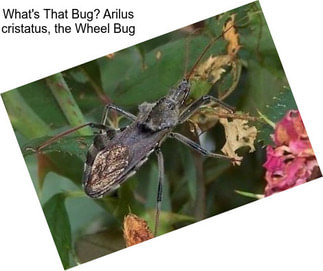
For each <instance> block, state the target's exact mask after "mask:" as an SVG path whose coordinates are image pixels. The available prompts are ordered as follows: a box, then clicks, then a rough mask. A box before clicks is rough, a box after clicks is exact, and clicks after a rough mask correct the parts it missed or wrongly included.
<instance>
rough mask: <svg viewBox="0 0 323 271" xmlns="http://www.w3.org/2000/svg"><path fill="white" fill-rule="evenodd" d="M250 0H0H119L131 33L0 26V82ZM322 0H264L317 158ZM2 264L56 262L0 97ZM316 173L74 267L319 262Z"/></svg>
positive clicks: (305, 265) (322, 236)
mask: <svg viewBox="0 0 323 271" xmlns="http://www.w3.org/2000/svg"><path fill="white" fill-rule="evenodd" d="M247 2H248V1H228V0H226V1H223V2H219V1H215V0H212V1H204V0H199V1H192V2H191V3H189V2H188V1H185V2H180V1H177V2H176V1H165V0H164V1H131V0H128V1H124V0H123V1H120V0H119V1H113V3H112V1H102V2H97V3H96V2H95V1H89V0H87V1H71V0H68V1H58V0H55V1H51V2H49V1H46V2H44V1H41V0H37V1H23V0H21V1H9V0H2V1H1V4H0V8H3V7H9V8H12V7H17V8H20V9H24V8H25V9H29V8H38V9H41V8H48V7H53V8H55V7H56V8H71V7H78V8H82V9H86V8H88V9H94V8H99V7H101V8H118V7H119V8H123V9H124V10H133V11H134V13H135V20H133V22H134V23H135V24H136V36H134V37H129V36H127V35H124V36H118V38H117V36H114V37H113V36H106V35H101V36H100V35H97V36H91V38H89V37H86V36H84V37H75V36H69V35H60V36H43V37H39V36H36V35H35V36H31V37H29V36H24V35H13V36H5V37H4V36H3V35H1V34H0V38H1V40H0V91H1V92H3V91H6V90H10V89H12V88H14V87H18V86H20V85H24V84H26V83H29V82H31V81H34V80H36V79H40V78H42V77H44V76H47V75H50V74H52V73H55V72H59V71H61V70H63V69H66V68H70V67H72V66H75V65H79V64H81V63H83V62H85V61H89V60H92V59H94V58H97V57H100V56H102V55H105V54H107V53H111V52H113V51H116V50H119V49H121V48H125V47H128V46H130V45H134V44H136V43H138V42H140V41H144V40H146V39H150V38H152V37H156V36H159V35H161V34H163V33H166V32H169V31H172V30H175V29H177V28H179V27H182V26H185V25H188V24H190V23H193V22H195V21H199V20H202V19H205V18H208V17H211V16H214V15H216V14H218V13H221V12H223V11H226V10H229V9H232V8H234V7H237V6H240V5H242V4H245V3H247ZM319 3H320V1H312V0H307V1H291V0H289V1H286V0H285V1H270V0H263V1H261V4H262V8H263V11H264V14H265V17H266V19H267V23H268V25H269V29H270V30H271V33H272V36H273V39H274V42H275V44H276V46H277V50H278V52H279V55H280V57H281V60H282V63H283V66H284V68H285V71H286V74H287V77H288V80H289V83H290V85H291V87H292V90H293V93H294V96H295V99H296V102H297V104H298V107H299V109H300V112H301V114H302V118H303V121H304V123H305V125H306V128H307V131H308V133H309V135H310V139H311V142H312V145H313V148H314V150H315V152H316V154H317V158H318V161H319V164H321V165H322V161H323V147H322V128H321V127H322V121H321V116H322V111H323V109H322V107H323V106H322V91H323V89H322V77H323V76H322V63H323V58H322V29H321V27H322V21H321V19H322V14H321V10H320V8H319ZM0 121H1V129H0V131H1V133H0V167H1V177H0V179H1V181H0V182H1V188H2V189H1V196H0V201H1V202H0V208H1V209H0V210H1V223H0V236H1V239H0V246H1V261H0V268H1V270H29V269H32V270H63V268H62V265H61V263H60V259H59V256H58V253H57V251H56V248H55V245H54V242H53V240H52V237H51V234H50V232H49V229H48V226H47V223H46V221H45V218H44V215H43V212H42V210H41V207H40V204H39V202H38V198H37V196H36V193H35V191H34V188H33V186H32V182H31V181H30V180H29V175H28V172H27V169H26V166H25V163H24V160H23V158H22V155H21V152H20V150H19V147H18V144H17V142H16V138H15V135H14V133H13V130H12V128H11V125H10V123H9V120H8V117H7V114H6V112H5V109H4V107H3V103H2V101H0ZM322 194H323V183H322V179H319V180H316V181H313V182H310V183H307V184H305V185H302V186H299V187H297V188H294V189H291V190H289V191H286V192H283V193H280V194H277V195H274V196H272V197H269V198H266V199H264V200H261V201H258V202H256V203H253V204H249V205H246V206H243V207H240V208H238V209H235V210H232V211H230V212H227V213H225V214H222V215H219V216H216V217H214V218H211V219H207V220H205V221H203V222H200V223H196V224H194V225H192V226H189V227H186V228H184V229H182V230H179V231H175V232H172V233H169V234H166V235H164V236H162V237H159V238H155V239H154V240H151V241H148V242H145V243H143V244H140V245H137V246H135V247H131V248H128V249H125V250H122V251H119V252H116V253H114V254H111V255H108V256H106V257H102V258H100V259H98V260H95V261H92V262H89V263H87V264H83V265H81V266H79V267H76V268H75V270H130V269H131V270H166V269H167V270H176V269H178V270H322V268H323V262H322V247H323V233H322V229H323V219H322V206H323V196H322Z"/></svg>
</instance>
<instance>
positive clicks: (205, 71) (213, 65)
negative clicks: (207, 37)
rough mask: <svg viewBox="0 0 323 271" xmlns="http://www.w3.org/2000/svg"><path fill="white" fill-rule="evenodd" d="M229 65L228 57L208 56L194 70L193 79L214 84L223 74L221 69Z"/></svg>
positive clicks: (229, 59)
mask: <svg viewBox="0 0 323 271" xmlns="http://www.w3.org/2000/svg"><path fill="white" fill-rule="evenodd" d="M230 63H231V57H230V56H229V55H220V56H210V57H209V58H208V59H207V60H206V61H205V62H203V63H201V64H200V65H199V66H198V67H197V68H196V70H195V71H194V74H193V78H194V79H199V80H207V81H209V82H210V83H212V84H215V83H216V82H217V81H218V80H219V79H220V78H221V74H222V73H224V72H225V69H224V68H223V67H225V66H228V65H230Z"/></svg>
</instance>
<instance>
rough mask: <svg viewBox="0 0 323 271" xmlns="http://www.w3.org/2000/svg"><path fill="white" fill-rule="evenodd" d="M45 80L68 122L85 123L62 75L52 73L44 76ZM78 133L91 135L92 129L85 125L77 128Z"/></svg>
mask: <svg viewBox="0 0 323 271" xmlns="http://www.w3.org/2000/svg"><path fill="white" fill-rule="evenodd" d="M46 82H47V84H48V86H49V88H50V90H51V91H52V93H53V95H54V97H55V99H56V101H57V102H58V104H59V106H60V108H61V110H62V111H63V113H64V115H65V117H66V119H67V121H68V123H69V124H70V125H71V126H72V127H75V126H79V125H82V124H84V123H86V121H85V119H84V117H83V114H82V112H81V110H80V108H79V106H78V105H77V103H76V101H75V99H74V97H73V95H72V93H71V91H70V89H69V87H68V86H67V84H66V82H65V80H64V78H63V75H62V74H61V73H57V74H54V75H52V76H50V77H48V78H46ZM78 133H79V134H80V135H82V136H86V135H92V130H91V129H90V128H89V127H85V128H84V129H81V130H78Z"/></svg>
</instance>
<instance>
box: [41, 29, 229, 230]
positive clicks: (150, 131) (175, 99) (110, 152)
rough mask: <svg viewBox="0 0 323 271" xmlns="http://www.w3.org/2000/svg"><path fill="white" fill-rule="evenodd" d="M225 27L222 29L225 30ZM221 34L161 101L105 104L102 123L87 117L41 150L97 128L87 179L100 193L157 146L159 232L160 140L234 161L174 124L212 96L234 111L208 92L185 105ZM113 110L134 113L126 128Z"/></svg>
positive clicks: (91, 191) (89, 190) (89, 188)
mask: <svg viewBox="0 0 323 271" xmlns="http://www.w3.org/2000/svg"><path fill="white" fill-rule="evenodd" d="M229 29H230V28H228V29H227V30H226V31H228V30H229ZM226 31H223V33H222V35H223V34H224V33H225V32H226ZM222 35H221V36H218V37H216V38H214V39H213V40H211V42H209V44H208V45H207V46H206V47H205V48H204V50H203V51H202V54H201V55H200V56H199V58H198V59H197V60H196V62H195V64H194V65H193V67H192V68H191V71H190V72H189V73H188V74H187V75H186V76H185V77H184V78H183V79H182V80H181V81H180V83H179V84H178V85H177V87H175V88H171V89H170V90H169V92H168V94H167V95H166V96H164V97H162V98H160V99H159V100H157V101H156V102H153V103H147V102H144V103H142V104H140V105H139V107H138V109H139V112H138V114H137V116H135V115H133V114H132V113H130V112H127V111H125V110H123V109H122V108H120V107H118V106H116V105H113V104H109V105H106V107H105V109H104V112H103V117H102V121H101V123H99V124H97V123H92V122H91V123H85V124H83V125H81V126H78V127H75V128H72V129H70V130H68V131H65V132H63V133H61V134H58V135H56V136H55V137H53V138H51V139H50V140H48V141H46V142H44V143H43V144H42V145H41V146H39V147H38V148H37V151H40V150H41V149H43V148H45V147H46V146H48V145H49V144H51V143H53V142H54V141H56V140H58V139H59V138H61V137H63V136H66V135H68V134H70V133H73V132H75V131H77V130H79V129H81V128H83V127H85V126H90V127H91V128H94V129H98V131H99V133H98V134H97V135H96V136H95V137H94V140H93V144H92V145H91V146H90V147H89V150H88V153H87V158H86V162H85V165H84V173H83V180H82V183H83V188H84V191H85V193H86V194H87V195H88V196H90V197H91V198H100V197H103V196H104V195H105V194H107V193H108V192H110V191H113V190H116V189H117V188H118V187H119V186H120V185H121V184H122V183H123V182H125V181H126V180H127V179H128V178H129V177H131V176H132V175H134V174H135V173H136V171H137V170H138V169H139V168H140V167H141V166H142V165H143V164H144V163H145V162H146V161H147V160H148V157H149V156H150V154H152V153H153V152H155V153H156V156H157V161H158V168H159V170H158V175H159V176H158V190H157V204H156V205H157V206H156V215H155V230H154V232H155V235H156V234H157V231H158V223H159V215H160V210H161V202H162V190H163V183H164V178H165V174H164V158H163V154H162V152H161V145H162V143H163V142H164V140H166V139H167V138H174V139H176V140H178V141H180V142H181V143H183V144H185V145H187V146H188V147H190V148H192V149H194V150H195V151H197V152H199V153H200V154H202V155H204V156H208V157H212V158H225V159H230V160H232V161H235V159H234V158H231V157H228V156H226V155H223V154H218V153H213V152H209V151H208V150H206V149H204V148H203V147H201V146H200V145H199V144H197V143H196V142H194V141H192V140H191V139H189V138H187V137H185V136H183V135H181V134H179V133H176V132H173V130H174V128H175V127H177V126H178V125H180V124H183V123H184V122H186V121H187V120H188V119H189V118H190V117H191V116H192V115H193V114H194V113H195V112H197V111H198V110H199V109H200V108H201V107H202V106H204V105H207V104H209V103H211V102H212V103H215V104H217V105H219V106H221V107H223V108H224V109H226V110H227V111H228V112H230V113H232V112H233V108H232V107H231V106H229V105H227V104H225V103H224V102H222V101H221V100H219V99H217V98H215V97H213V96H209V95H206V96H202V97H201V98H199V99H198V100H196V101H194V102H193V103H191V104H189V105H188V106H186V105H185V102H186V100H187V98H188V95H189V93H190V89H191V85H190V82H189V80H190V78H191V76H192V75H193V72H194V70H195V69H196V67H197V65H198V63H199V62H200V61H201V59H202V57H203V56H204V55H205V53H206V52H207V50H208V49H209V48H210V46H211V45H212V44H213V43H214V42H215V41H216V40H218V39H220V38H221V37H222ZM111 110H114V111H116V112H117V113H119V114H120V115H122V116H124V117H126V118H127V119H129V120H130V121H131V124H130V125H128V126H126V127H124V128H121V129H114V128H112V127H109V126H108V116H109V112H110V111H111Z"/></svg>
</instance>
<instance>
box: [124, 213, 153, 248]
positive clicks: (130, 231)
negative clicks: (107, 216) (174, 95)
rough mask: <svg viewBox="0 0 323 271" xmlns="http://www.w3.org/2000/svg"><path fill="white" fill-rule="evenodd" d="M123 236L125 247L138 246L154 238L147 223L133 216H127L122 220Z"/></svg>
mask: <svg viewBox="0 0 323 271" xmlns="http://www.w3.org/2000/svg"><path fill="white" fill-rule="evenodd" d="M123 236H124V239H125V241H126V246H127V247H130V246H133V245H136V244H139V243H141V242H143V241H146V240H149V239H151V238H153V237H154V235H153V234H152V232H151V230H150V229H149V227H148V225H147V222H146V221H145V220H144V219H142V218H140V217H138V216H136V215H134V214H129V215H127V216H126V217H125V218H124V221H123Z"/></svg>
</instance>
